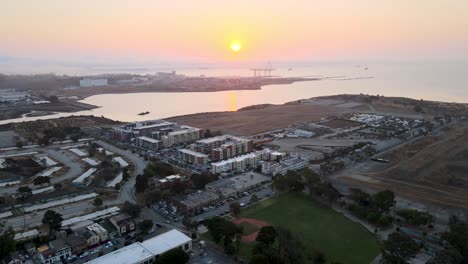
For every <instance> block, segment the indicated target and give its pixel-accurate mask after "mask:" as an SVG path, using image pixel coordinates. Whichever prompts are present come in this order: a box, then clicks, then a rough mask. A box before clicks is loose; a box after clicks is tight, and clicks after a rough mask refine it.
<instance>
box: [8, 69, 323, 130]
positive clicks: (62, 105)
mask: <svg viewBox="0 0 468 264" xmlns="http://www.w3.org/2000/svg"><path fill="white" fill-rule="evenodd" d="M320 80H322V78H302V77H301V78H272V79H264V80H259V81H260V82H259V83H254V84H250V85H246V86H242V87H217V88H209V87H206V86H205V87H202V88H191V89H181V88H175V89H174V88H170V89H169V88H168V87H163V88H162V89H160V88H159V89H158V88H155V87H153V86H150V87H128V86H125V87H103V88H83V89H81V90H80V89H76V90H75V89H73V90H61V91H70V92H69V93H59V94H57V96H58V97H62V98H63V97H67V99H61V100H60V102H58V103H53V104H44V105H21V106H8V107H3V108H5V109H2V108H0V121H6V120H10V119H17V118H22V117H47V116H53V115H55V114H63V113H77V112H81V111H86V110H93V109H97V108H100V107H101V106H97V105H92V104H87V103H83V102H82V101H83V100H85V99H86V98H88V97H91V96H95V95H106V94H109V95H110V94H138V93H201V92H203V93H214V92H225V91H246V90H261V89H263V87H264V86H268V85H287V84H292V83H295V82H304V81H320ZM73 91H78V92H80V93H73ZM71 97H74V99H70V98H71ZM34 112H42V113H48V114H41V115H32V114H33V113H34Z"/></svg>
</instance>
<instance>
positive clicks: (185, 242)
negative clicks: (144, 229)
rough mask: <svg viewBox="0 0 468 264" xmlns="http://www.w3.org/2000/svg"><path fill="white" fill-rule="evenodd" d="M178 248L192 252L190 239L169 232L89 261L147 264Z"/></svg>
mask: <svg viewBox="0 0 468 264" xmlns="http://www.w3.org/2000/svg"><path fill="white" fill-rule="evenodd" d="M175 248H180V249H182V250H184V251H185V252H190V251H192V239H191V238H190V237H188V236H186V235H185V234H184V233H182V232H180V231H178V230H175V229H173V230H171V231H169V232H166V233H163V234H161V235H159V236H156V237H153V238H150V239H148V240H145V241H143V242H141V243H140V242H137V243H133V244H131V245H128V246H126V247H123V248H121V249H118V250H116V251H113V252H111V253H109V254H106V255H104V256H101V257H99V258H96V259H94V260H91V261H89V262H87V263H90V264H149V263H152V262H154V261H155V259H156V258H158V257H159V256H161V255H162V254H164V253H165V252H167V251H169V250H172V249H175Z"/></svg>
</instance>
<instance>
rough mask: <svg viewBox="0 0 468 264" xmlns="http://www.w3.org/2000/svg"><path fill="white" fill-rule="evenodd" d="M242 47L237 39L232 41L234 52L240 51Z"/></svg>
mask: <svg viewBox="0 0 468 264" xmlns="http://www.w3.org/2000/svg"><path fill="white" fill-rule="evenodd" d="M241 48H242V46H241V44H240V43H239V42H237V41H234V42H232V43H231V50H232V51H234V52H238V51H239V50H240V49H241Z"/></svg>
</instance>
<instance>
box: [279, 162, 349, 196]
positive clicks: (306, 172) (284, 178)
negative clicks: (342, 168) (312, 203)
mask: <svg viewBox="0 0 468 264" xmlns="http://www.w3.org/2000/svg"><path fill="white" fill-rule="evenodd" d="M273 188H275V189H276V190H278V191H280V192H302V191H304V190H305V189H306V188H308V191H309V195H310V196H314V197H319V198H323V199H327V200H328V201H329V202H330V203H332V202H334V201H336V200H337V199H338V198H339V197H341V196H342V195H341V194H340V192H338V191H337V190H336V189H335V188H334V187H333V185H332V184H330V183H329V182H327V181H323V180H322V179H321V178H320V176H319V175H318V174H317V173H315V172H314V171H313V170H311V169H309V168H305V169H302V170H300V171H288V172H287V173H286V174H285V175H277V176H275V178H274V179H273Z"/></svg>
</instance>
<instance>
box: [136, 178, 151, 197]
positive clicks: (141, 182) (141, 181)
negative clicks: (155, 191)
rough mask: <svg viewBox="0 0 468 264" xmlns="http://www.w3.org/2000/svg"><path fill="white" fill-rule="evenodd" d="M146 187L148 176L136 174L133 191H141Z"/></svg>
mask: <svg viewBox="0 0 468 264" xmlns="http://www.w3.org/2000/svg"><path fill="white" fill-rule="evenodd" d="M146 187H148V178H147V177H146V176H144V175H137V177H136V181H135V191H136V192H137V193H143V192H144V191H145V190H146Z"/></svg>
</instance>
